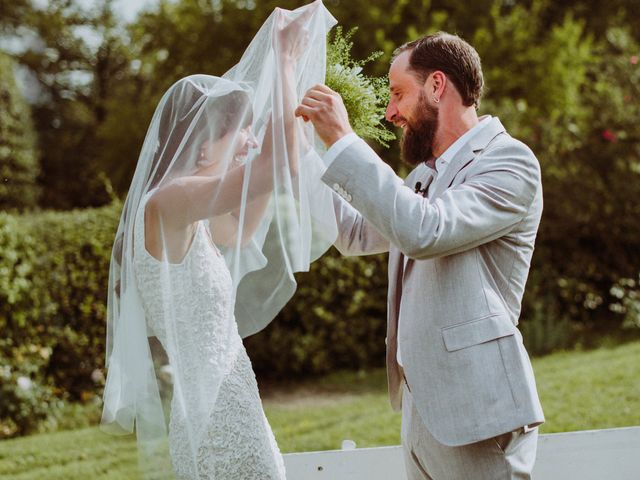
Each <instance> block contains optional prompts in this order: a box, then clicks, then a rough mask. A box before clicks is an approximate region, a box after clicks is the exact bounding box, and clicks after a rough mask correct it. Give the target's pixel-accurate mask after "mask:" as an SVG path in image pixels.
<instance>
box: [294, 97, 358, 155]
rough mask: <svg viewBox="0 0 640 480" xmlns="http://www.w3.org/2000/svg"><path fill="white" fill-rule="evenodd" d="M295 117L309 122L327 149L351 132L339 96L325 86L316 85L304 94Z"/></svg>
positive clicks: (347, 116) (345, 111) (345, 110)
mask: <svg viewBox="0 0 640 480" xmlns="http://www.w3.org/2000/svg"><path fill="white" fill-rule="evenodd" d="M295 114H296V117H302V118H303V119H304V121H305V122H307V121H311V123H313V126H314V127H315V129H316V132H317V133H318V136H319V137H320V139H321V140H322V141H323V142H324V144H325V145H326V147H327V148H329V147H330V146H331V145H333V144H334V143H335V142H337V141H338V140H340V139H341V138H342V137H344V136H345V135H348V134H350V133H352V132H353V129H352V128H351V125H350V124H349V115H348V114H347V109H346V108H345V106H344V103H343V101H342V97H341V96H340V94H338V93H336V92H334V91H333V90H331V89H330V88H329V87H327V86H326V85H316V86H314V87H312V88H310V89H309V90H308V91H307V93H306V94H305V96H304V98H303V99H302V102H301V103H300V105H299V106H298V108H296V112H295Z"/></svg>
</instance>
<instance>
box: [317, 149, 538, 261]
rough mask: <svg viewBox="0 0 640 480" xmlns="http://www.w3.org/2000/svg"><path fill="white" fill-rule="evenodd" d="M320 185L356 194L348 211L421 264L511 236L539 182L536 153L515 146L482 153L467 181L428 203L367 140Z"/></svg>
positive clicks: (329, 171)
mask: <svg viewBox="0 0 640 480" xmlns="http://www.w3.org/2000/svg"><path fill="white" fill-rule="evenodd" d="M322 180H323V181H324V182H325V183H326V184H328V185H333V184H338V185H340V186H341V188H343V189H344V190H346V191H347V192H348V193H349V195H351V202H350V203H351V205H352V206H353V207H354V208H355V209H356V210H358V211H359V212H360V213H361V214H362V216H364V218H365V219H366V220H367V221H368V222H370V223H371V224H372V225H373V226H374V227H375V228H376V229H377V230H378V231H379V232H380V233H381V234H382V235H383V236H384V237H385V238H387V239H388V241H389V242H390V243H392V244H394V245H395V246H396V247H397V248H398V249H399V250H400V251H401V252H402V253H404V254H405V255H406V256H408V257H410V258H414V259H417V260H420V259H428V258H435V257H441V256H446V255H451V254H454V253H459V252H462V251H465V250H468V249H471V248H474V247H477V246H479V245H482V244H484V243H487V242H490V241H492V240H495V239H496V238H499V237H501V236H503V235H505V234H507V233H509V232H510V231H511V230H512V229H513V228H514V227H515V226H516V225H517V224H518V223H519V222H520V221H521V220H522V219H523V218H524V217H525V216H526V215H527V212H528V211H529V208H530V207H531V205H532V203H533V200H534V197H535V194H536V191H537V189H538V188H539V184H540V168H539V165H538V162H537V160H536V158H535V157H534V155H533V153H531V151H530V150H529V149H528V148H527V147H526V146H525V145H524V144H521V143H520V142H517V141H516V140H511V141H510V142H508V143H507V142H503V143H502V144H501V145H500V146H496V147H493V148H491V150H487V151H485V152H483V153H482V156H481V158H480V159H479V161H476V162H474V164H473V165H472V166H471V167H469V170H468V172H467V173H466V179H465V181H464V182H463V183H461V184H459V185H456V186H454V187H451V188H449V189H447V190H445V191H444V193H443V194H442V195H440V196H438V197H437V198H435V199H433V200H431V199H426V198H424V197H422V196H421V195H417V194H416V193H414V191H412V190H411V189H410V188H408V187H407V186H405V185H404V182H403V180H402V179H401V178H400V177H398V176H397V175H396V174H395V173H394V171H393V170H392V169H391V168H390V167H389V166H388V165H387V164H385V163H384V162H383V161H382V160H381V159H380V158H379V157H378V156H377V154H376V153H375V152H374V151H373V150H372V149H371V148H370V147H369V146H368V145H367V144H366V143H365V142H364V141H362V140H359V141H357V142H355V143H354V144H352V145H350V146H349V147H348V148H347V149H346V150H345V151H344V152H342V153H341V154H340V155H339V156H338V157H337V158H336V159H335V161H334V162H333V163H332V164H331V166H330V167H329V168H328V169H327V171H326V172H325V174H324V176H323V178H322Z"/></svg>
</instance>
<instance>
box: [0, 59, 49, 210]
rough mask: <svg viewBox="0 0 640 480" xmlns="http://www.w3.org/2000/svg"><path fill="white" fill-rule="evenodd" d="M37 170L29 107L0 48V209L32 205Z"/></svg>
mask: <svg viewBox="0 0 640 480" xmlns="http://www.w3.org/2000/svg"><path fill="white" fill-rule="evenodd" d="M38 173H39V168H38V158H37V156H36V145H35V131H34V130H33V123H32V121H31V111H30V109H29V106H28V105H27V103H26V102H25V100H24V98H23V97H22V93H21V92H20V90H19V89H18V86H17V84H16V80H15V75H14V62H13V60H12V59H11V57H9V56H8V55H6V54H4V53H2V52H0V209H3V210H6V209H25V208H30V207H35V206H36V205H37V203H38V194H39V188H38V185H37V176H38Z"/></svg>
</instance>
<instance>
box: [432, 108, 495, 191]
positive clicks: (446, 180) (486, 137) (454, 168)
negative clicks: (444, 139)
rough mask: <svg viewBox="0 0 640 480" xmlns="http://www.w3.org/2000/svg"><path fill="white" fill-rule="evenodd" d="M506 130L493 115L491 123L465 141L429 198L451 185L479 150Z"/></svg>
mask: <svg viewBox="0 0 640 480" xmlns="http://www.w3.org/2000/svg"><path fill="white" fill-rule="evenodd" d="M504 131H505V129H504V127H503V126H502V123H501V122H500V120H499V119H498V118H497V117H493V118H492V119H491V120H490V121H489V124H488V125H486V126H485V127H484V128H482V129H481V130H480V131H479V132H478V133H477V134H476V135H474V136H473V137H471V139H470V140H469V141H468V142H467V143H465V144H464V145H463V146H462V147H461V148H460V150H458V153H456V155H455V156H454V157H453V158H452V159H451V161H450V162H449V165H447V168H446V169H445V171H444V173H443V174H442V175H439V176H438V177H437V178H436V180H435V182H434V184H433V185H432V186H431V191H430V192H429V198H437V197H439V196H440V195H442V193H443V192H444V191H445V190H446V189H447V188H449V187H450V186H451V182H453V179H454V178H455V176H456V175H457V174H458V172H459V171H460V170H462V169H463V168H464V167H466V166H467V165H468V164H469V162H471V161H472V160H473V159H474V158H476V156H477V155H478V153H479V152H481V151H482V150H484V149H485V148H487V145H489V143H490V142H491V140H493V139H494V138H495V137H496V136H497V135H499V134H501V133H503V132H504Z"/></svg>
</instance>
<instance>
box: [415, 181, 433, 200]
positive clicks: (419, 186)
mask: <svg viewBox="0 0 640 480" xmlns="http://www.w3.org/2000/svg"><path fill="white" fill-rule="evenodd" d="M428 189H429V184H427V185H426V186H425V187H424V188H422V182H416V186H415V188H414V192H415V193H418V194H420V195H422V196H423V197H426V196H427V190H428Z"/></svg>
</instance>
